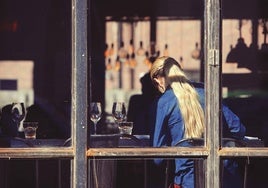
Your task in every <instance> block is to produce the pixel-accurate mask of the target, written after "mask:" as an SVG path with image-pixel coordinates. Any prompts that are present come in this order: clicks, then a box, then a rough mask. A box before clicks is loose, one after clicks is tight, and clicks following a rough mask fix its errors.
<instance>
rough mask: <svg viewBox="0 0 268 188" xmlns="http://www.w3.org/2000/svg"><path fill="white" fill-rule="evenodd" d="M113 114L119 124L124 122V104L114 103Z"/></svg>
mask: <svg viewBox="0 0 268 188" xmlns="http://www.w3.org/2000/svg"><path fill="white" fill-rule="evenodd" d="M112 114H113V117H114V120H115V122H116V123H117V124H118V123H119V122H123V121H125V119H126V115H127V113H126V107H125V103H124V102H114V103H113V109H112Z"/></svg>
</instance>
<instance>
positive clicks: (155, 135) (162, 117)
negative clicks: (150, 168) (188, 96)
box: [150, 83, 245, 188]
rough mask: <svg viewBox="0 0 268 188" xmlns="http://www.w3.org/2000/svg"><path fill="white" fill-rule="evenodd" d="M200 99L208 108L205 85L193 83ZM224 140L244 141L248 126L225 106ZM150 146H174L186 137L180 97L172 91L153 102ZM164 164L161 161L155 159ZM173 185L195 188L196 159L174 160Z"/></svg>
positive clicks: (156, 160)
mask: <svg viewBox="0 0 268 188" xmlns="http://www.w3.org/2000/svg"><path fill="white" fill-rule="evenodd" d="M193 85H194V87H195V88H196V91H197V92H198V94H199V97H200V103H201V105H202V107H203V108H204V106H205V92H204V87H203V84H197V83H193ZM222 112H223V137H232V138H236V139H243V137H244V135H245V127H244V125H243V124H242V123H241V122H240V119H239V118H238V117H237V116H236V115H235V114H234V113H233V112H232V111H231V110H230V109H229V108H228V107H227V106H224V105H223V107H222ZM150 117H151V118H150V126H151V135H150V136H151V138H152V139H151V144H152V146H153V147H163V146H174V145H175V144H176V143H178V142H179V141H180V140H182V139H183V135H184V123H183V119H182V116H181V112H180V109H179V107H178V101H177V98H176V96H175V94H174V92H173V90H172V89H170V88H169V89H167V90H166V91H165V93H163V94H162V95H161V96H159V98H157V100H156V101H155V102H154V103H153V105H152V108H151V112H150ZM154 161H155V163H156V164H159V165H160V164H161V163H162V161H163V160H162V159H155V160H154ZM174 183H176V184H178V185H182V187H187V188H191V187H194V169H193V160H191V159H182V158H179V159H175V178H174Z"/></svg>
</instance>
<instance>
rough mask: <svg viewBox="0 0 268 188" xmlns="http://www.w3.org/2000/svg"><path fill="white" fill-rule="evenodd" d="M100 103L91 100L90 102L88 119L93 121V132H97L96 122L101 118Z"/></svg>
mask: <svg viewBox="0 0 268 188" xmlns="http://www.w3.org/2000/svg"><path fill="white" fill-rule="evenodd" d="M101 113H102V110H101V103H100V102H91V103H90V120H91V121H92V122H93V123H94V134H97V123H98V121H99V120H100V119H101Z"/></svg>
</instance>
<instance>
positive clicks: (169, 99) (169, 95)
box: [158, 89, 177, 104]
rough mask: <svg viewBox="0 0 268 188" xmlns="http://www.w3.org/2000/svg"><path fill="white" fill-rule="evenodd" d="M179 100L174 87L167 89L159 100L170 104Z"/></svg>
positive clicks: (160, 102)
mask: <svg viewBox="0 0 268 188" xmlns="http://www.w3.org/2000/svg"><path fill="white" fill-rule="evenodd" d="M174 102H177V98H176V96H175V94H174V92H173V90H172V89H167V90H166V91H165V93H163V94H162V95H161V96H160V97H159V100H158V103H159V104H169V103H174Z"/></svg>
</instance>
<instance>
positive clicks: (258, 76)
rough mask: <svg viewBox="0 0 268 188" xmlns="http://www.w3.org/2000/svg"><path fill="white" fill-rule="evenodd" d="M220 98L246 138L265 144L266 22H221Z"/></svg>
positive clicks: (225, 20) (251, 20)
mask: <svg viewBox="0 0 268 188" xmlns="http://www.w3.org/2000/svg"><path fill="white" fill-rule="evenodd" d="M222 23H223V24H222V25H223V27H222V29H223V31H222V32H223V35H222V37H223V38H222V39H223V40H222V41H223V42H222V50H223V53H222V64H223V66H222V68H223V69H222V73H223V76H222V78H223V79H222V81H223V98H224V102H225V104H227V105H228V106H229V107H230V108H231V109H232V110H233V112H234V113H236V114H237V115H238V117H239V118H240V119H241V122H242V123H243V124H244V126H245V128H246V132H245V135H246V136H247V137H246V139H250V140H255V141H258V140H259V141H260V142H263V143H264V144H265V145H267V143H266V142H267V138H266V137H267V136H266V135H267V133H268V132H267V126H266V123H265V122H266V115H265V114H266V113H267V110H268V108H267V107H268V98H267V96H268V95H267V68H266V67H267V66H266V65H265V64H266V59H267V58H266V57H267V50H266V49H267V45H266V41H265V36H266V34H265V33H264V32H263V31H265V28H267V21H265V20H262V19H224V20H223V22H222Z"/></svg>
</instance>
